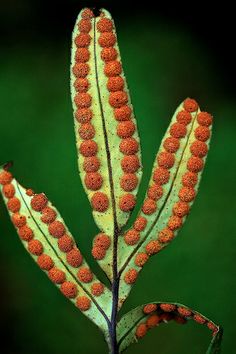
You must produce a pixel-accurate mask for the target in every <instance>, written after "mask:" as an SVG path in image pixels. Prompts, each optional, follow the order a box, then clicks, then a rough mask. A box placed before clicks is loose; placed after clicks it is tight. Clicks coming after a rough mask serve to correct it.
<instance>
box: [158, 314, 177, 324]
mask: <svg viewBox="0 0 236 354" xmlns="http://www.w3.org/2000/svg"><path fill="white" fill-rule="evenodd" d="M159 318H160V322H162V321H163V322H165V323H167V322H169V321H171V320H173V318H174V314H172V313H170V312H165V313H162V314H161V315H160V316H159Z"/></svg>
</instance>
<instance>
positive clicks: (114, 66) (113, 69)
mask: <svg viewBox="0 0 236 354" xmlns="http://www.w3.org/2000/svg"><path fill="white" fill-rule="evenodd" d="M121 72H122V66H121V63H120V62H119V61H117V60H114V61H109V62H108V63H106V65H105V67H104V73H105V75H106V76H107V77H112V76H117V75H120V74H121ZM113 91H114V90H113Z"/></svg>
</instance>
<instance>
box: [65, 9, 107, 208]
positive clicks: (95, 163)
mask: <svg viewBox="0 0 236 354" xmlns="http://www.w3.org/2000/svg"><path fill="white" fill-rule="evenodd" d="M93 17H94V15H93V13H92V12H91V10H90V11H89V10H88V9H87V10H84V11H83V13H82V19H81V20H80V21H79V23H78V30H79V34H78V35H77V36H76V37H75V40H74V42H75V45H76V52H75V58H74V59H75V64H74V66H73V69H72V71H73V74H74V77H75V81H74V88H75V91H76V95H75V97H74V102H75V105H76V112H75V118H76V120H77V121H78V123H79V128H78V134H79V136H80V138H81V139H82V142H81V144H80V147H79V150H80V153H81V154H82V156H83V157H84V161H83V169H84V171H85V178H84V183H85V185H86V187H87V188H88V189H89V190H91V191H94V194H93V195H92V199H91V204H92V207H93V209H94V210H96V211H99V212H104V211H106V210H107V208H108V205H109V202H108V198H107V196H106V194H104V193H102V192H97V191H98V190H99V189H100V188H101V187H102V184H103V178H102V175H101V174H100V172H99V168H100V161H99V158H98V157H97V152H98V145H97V143H96V142H95V141H94V140H93V138H94V136H95V128H94V126H93V124H92V123H91V121H92V118H93V112H92V110H91V103H92V97H91V95H90V94H89V93H88V90H89V86H90V85H89V80H88V74H89V70H90V68H89V64H88V61H89V58H90V52H89V48H88V47H89V45H90V43H91V36H90V34H89V32H90V31H91V29H92V24H91V19H92V18H93Z"/></svg>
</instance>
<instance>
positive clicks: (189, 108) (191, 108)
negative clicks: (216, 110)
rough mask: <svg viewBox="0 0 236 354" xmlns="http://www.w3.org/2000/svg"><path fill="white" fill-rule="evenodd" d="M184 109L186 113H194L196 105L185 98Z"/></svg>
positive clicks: (191, 100)
mask: <svg viewBox="0 0 236 354" xmlns="http://www.w3.org/2000/svg"><path fill="white" fill-rule="evenodd" d="M184 109H186V111H187V112H195V111H197V109H198V103H197V102H196V101H195V100H193V99H192V98H186V100H185V101H184Z"/></svg>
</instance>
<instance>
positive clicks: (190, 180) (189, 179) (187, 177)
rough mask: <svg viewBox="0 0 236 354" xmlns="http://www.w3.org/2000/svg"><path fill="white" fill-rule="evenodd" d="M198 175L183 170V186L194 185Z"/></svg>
mask: <svg viewBox="0 0 236 354" xmlns="http://www.w3.org/2000/svg"><path fill="white" fill-rule="evenodd" d="M197 181H198V176H197V174H196V173H195V172H185V174H184V175H183V176H182V183H183V185H184V186H185V187H194V186H195V185H196V184H197Z"/></svg>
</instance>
